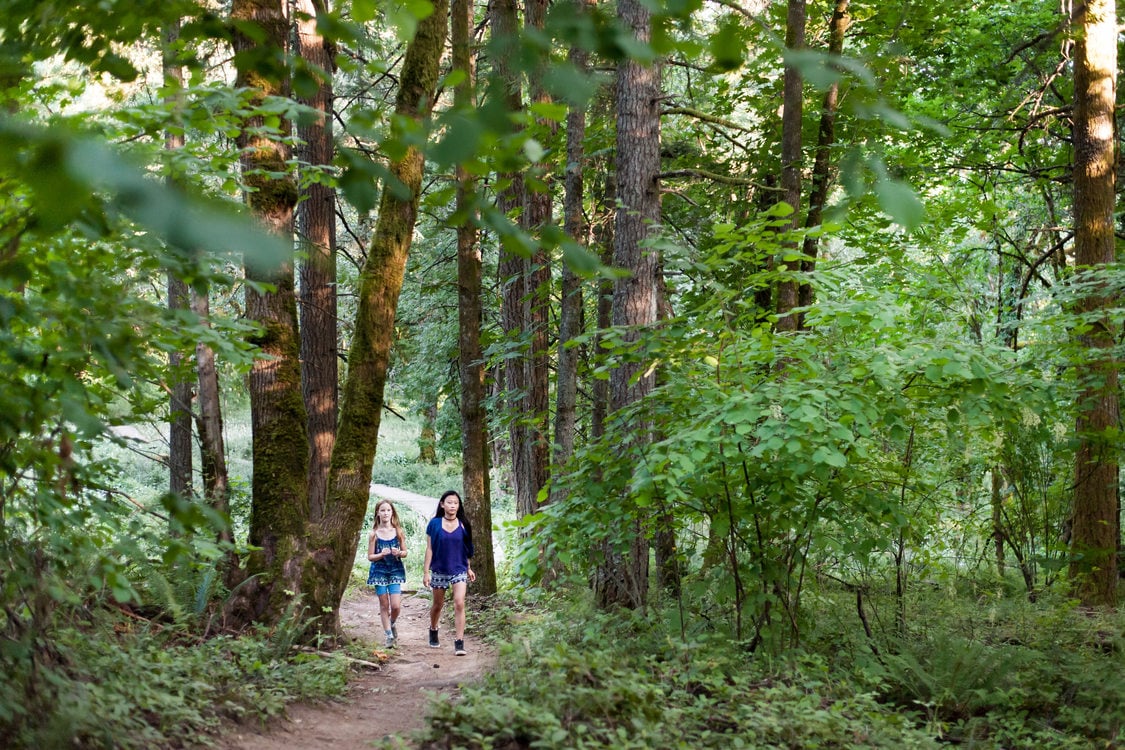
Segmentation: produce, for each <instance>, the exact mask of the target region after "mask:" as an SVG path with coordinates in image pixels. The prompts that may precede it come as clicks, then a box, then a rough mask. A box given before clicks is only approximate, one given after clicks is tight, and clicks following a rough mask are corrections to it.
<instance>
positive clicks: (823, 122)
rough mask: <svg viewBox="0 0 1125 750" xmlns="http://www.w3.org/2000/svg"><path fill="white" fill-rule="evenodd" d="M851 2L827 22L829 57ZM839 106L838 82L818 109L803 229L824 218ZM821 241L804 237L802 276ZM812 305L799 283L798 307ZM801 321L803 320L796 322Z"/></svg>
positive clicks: (841, 1)
mask: <svg viewBox="0 0 1125 750" xmlns="http://www.w3.org/2000/svg"><path fill="white" fill-rule="evenodd" d="M849 2H850V0H836V7H835V8H834V9H833V10H832V20H831V21H829V23H828V54H829V55H830V56H833V57H839V56H840V54H841V53H843V51H844V36H845V34H847V32H848V26H849V25H850V24H851V20H852V19H851V16H849V15H848V3H849ZM839 104H840V84H839V82H838V81H835V82H833V83H832V85H831V86H829V87H828V91H826V92H824V102H823V105H822V106H821V110H820V130H819V131H818V132H817V137H816V156H815V157H814V159H813V171H812V194H811V195H810V196H809V212H808V214H807V215H806V216H805V228H806V229H812V228H813V227H816V226H819V225H820V222H821V218H822V217H823V216H824V205H825V204H826V203H827V202H828V190H829V188H831V187H832V181H833V176H834V172H835V170H834V169H833V167H832V146H833V145H834V144H835V143H836V111H837V109H839ZM819 243H820V239H819V238H818V237H816V236H814V235H813V234H811V233H810V234H808V235H806V236H805V240H804V247H803V248H802V253H801V254H802V255H804V256H805V257H804V259H803V260H801V271H802V274H809V273H812V271H813V269H814V268H815V266H816V254H817V250H818V247H819ZM812 302H813V289H812V285H810V284H809V283H808V282H806V281H802V282H801V284H800V286H799V287H798V289H797V304H798V305H799V306H800V307H808V306H809V305H811V304H812ZM799 322H802V321H799Z"/></svg>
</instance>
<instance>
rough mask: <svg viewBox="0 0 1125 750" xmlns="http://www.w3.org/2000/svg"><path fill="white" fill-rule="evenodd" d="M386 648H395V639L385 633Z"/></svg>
mask: <svg viewBox="0 0 1125 750" xmlns="http://www.w3.org/2000/svg"><path fill="white" fill-rule="evenodd" d="M386 647H387V648H394V647H395V637H394V636H393V635H391V634H390V633H387V644H386Z"/></svg>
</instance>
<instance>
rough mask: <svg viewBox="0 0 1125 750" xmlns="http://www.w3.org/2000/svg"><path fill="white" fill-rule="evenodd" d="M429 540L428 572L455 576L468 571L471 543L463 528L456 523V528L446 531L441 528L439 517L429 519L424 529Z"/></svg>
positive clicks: (471, 554)
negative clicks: (430, 553)
mask: <svg viewBox="0 0 1125 750" xmlns="http://www.w3.org/2000/svg"><path fill="white" fill-rule="evenodd" d="M426 536H428V537H429V538H430V548H431V549H432V550H433V555H432V556H431V557H430V572H432V573H440V574H442V575H445V576H455V575H457V574H458V573H465V572H467V571H468V570H469V558H470V557H472V556H473V542H472V540H471V539H469V534H468V532H466V531H465V526H464V525H463V524H462V523H461V522H460V521H458V522H457V528H456V529H454V530H453V531H446V530H445V529H443V528H442V527H441V517H440V516H439V517H438V518H431V519H430V523H429V525H428V526H427V527H426Z"/></svg>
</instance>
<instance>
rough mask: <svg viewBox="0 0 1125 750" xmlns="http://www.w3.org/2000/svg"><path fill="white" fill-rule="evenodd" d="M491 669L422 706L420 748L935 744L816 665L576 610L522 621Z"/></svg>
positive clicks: (867, 746)
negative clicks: (781, 661)
mask: <svg viewBox="0 0 1125 750" xmlns="http://www.w3.org/2000/svg"><path fill="white" fill-rule="evenodd" d="M500 659H501V665H500V667H499V668H498V669H495V670H493V671H492V673H491V674H490V675H489V677H488V678H487V679H486V680H485V681H484V682H483V683H482V684H481V685H479V686H477V687H474V688H469V689H466V690H465V691H464V693H463V699H462V700H461V701H460V702H458V703H449V702H440V703H435V704H434V705H433V707H432V709H431V710H432V722H431V724H430V728H429V729H428V730H427V733H426V735H425V736H424V738H423V747H426V748H451V747H467V748H531V747H535V748H615V749H623V748H654V747H659V748H707V747H714V748H723V749H724V750H726V749H727V748H775V747H776V748H814V747H820V748H848V747H852V748H879V747H888V748H890V747H894V748H931V747H937V744H938V743H937V742H936V741H935V740H933V739H932V737H930V736H929V735H927V734H926V733H925V732H923V731H921V730H919V729H917V728H915V727H914V726H913V725H912V723H911V721H910V719H909V718H908V717H907V716H904V715H900V714H897V713H895V712H894V711H893V710H891V709H889V708H888V707H886V706H883V705H881V704H879V703H878V702H877V701H876V700H875V698H874V697H873V696H872V695H869V694H862V693H857V692H855V691H854V690H853V689H851V688H850V687H849V686H848V685H846V684H834V683H832V682H830V681H828V680H826V679H825V678H824V676H823V675H824V669H823V665H822V664H820V663H817V662H815V661H812V662H809V663H806V664H804V665H803V666H802V667H801V668H800V669H796V670H790V669H785V670H781V669H771V668H767V667H766V666H764V665H761V664H758V663H756V662H753V661H750V660H749V659H748V657H747V655H746V654H745V652H741V651H734V650H732V649H731V648H730V647H729V645H727V646H724V644H723V643H721V642H713V643H710V644H700V643H684V642H681V641H677V640H671V639H669V638H667V637H666V636H665V635H663V634H662V633H661V632H659V630H658V629H655V628H652V627H651V626H649V625H647V624H645V623H643V622H642V621H640V620H638V619H633V618H632V617H627V618H624V619H623V620H622V621H614V620H611V619H610V618H608V617H607V616H604V615H600V614H595V613H591V612H588V611H585V610H579V611H576V612H571V613H570V616H569V617H568V616H566V615H563V616H560V617H557V618H556V617H554V616H550V615H544V616H543V617H542V618H539V619H535V620H530V621H527V622H526V624H525V625H524V626H522V627H519V628H518V629H517V635H516V636H515V637H514V638H513V640H512V641H510V642H509V644H508V645H506V646H504V647H503V648H502V649H501V655H500Z"/></svg>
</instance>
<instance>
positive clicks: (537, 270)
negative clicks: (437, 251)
mask: <svg viewBox="0 0 1125 750" xmlns="http://www.w3.org/2000/svg"><path fill="white" fill-rule="evenodd" d="M524 8H525V13H526V18H525V23H526V24H527V27H528V28H529V29H531V30H533V31H538V32H541V31H542V30H543V27H544V25H545V23H546V20H547V0H525V3H524ZM539 62H540V64H539V65H538V66H536V68H535V69H533V71H532V74H531V77H530V86H529V88H530V91H529V96H530V99H531V102H532V103H533V104H541V105H542V104H551V103H552V99H551V95H550V94H549V93H548V92H547V90H546V88H544V86H543V80H544V78H545V75H546V67H547V66H546V64H544V63H545V62H547V61H544V60H540V61H539ZM536 125H537V127H538V129H539V132H541V133H544V135H543V138H544V141H546V142H551V141H553V140H554V135H555V133H556V131H557V130H558V126H557V125H556V124H555V122H554V120H550V119H547V118H542V117H540V118H536ZM534 171H535V172H536V173H537V174H538V177H539V179H538V180H536V181H535V184H534V185H529V184H528V183H527V182H525V183H524V185H525V188H526V189H527V210H526V211H525V212H524V217H526V218H525V221H524V222H523V223H524V226H525V227H526V228H527V229H528V231H529V232H531V234H532V236H533V237H535V238H536V239H537V240H538V242H537V243H536V245H535V252H534V253H533V255H532V257H531V265H530V267H529V268H528V279H527V291H528V323H529V324H530V328H531V341H530V345H531V350H530V351H529V352H528V370H527V374H528V383H527V397H528V403H527V414H528V418H529V425H528V428H529V434H528V440H529V441H530V445H529V449H530V453H531V455H530V461H529V466H528V470H529V472H530V475H529V477H528V478H529V480H530V482H529V483H530V485H531V486H530V488H529V489H530V492H531V497H530V500H531V504H530V507H529V510H530V511H531V512H533V513H534V512H535V511H538V510H539V493H540V491H541V490H542V489H543V488H544V487H545V486H546V484H547V479H548V476H549V470H548V464H549V462H550V460H551V443H550V432H551V429H550V420H551V417H550V378H551V375H550V352H549V349H550V342H549V337H548V335H547V334H548V331H547V328H548V326H549V325H550V317H551V315H550V312H551V257H550V255H549V253H548V252H547V248H546V247H545V246H544V242H543V229H544V227H546V226H547V225H549V224H550V223H551V222H552V213H553V209H552V201H551V184H552V182H553V180H552V179H551V168H550V165H549V164H546V163H543V162H541V163H539V164H536V165H534Z"/></svg>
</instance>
